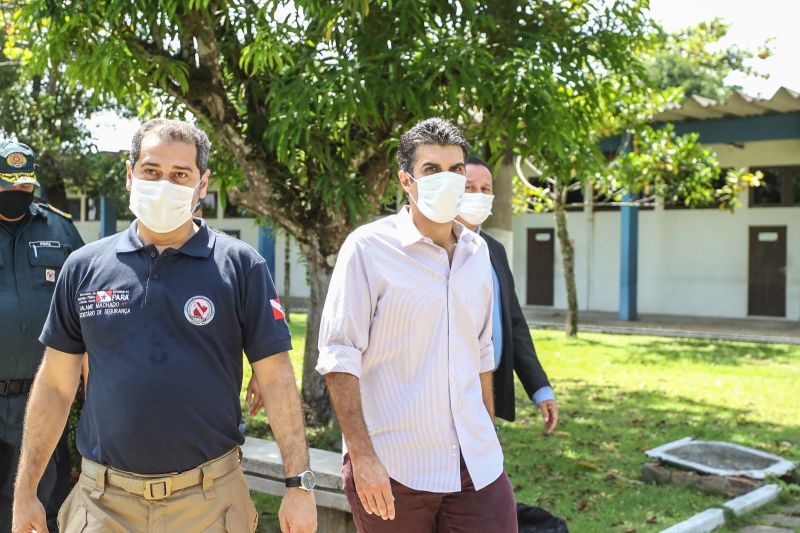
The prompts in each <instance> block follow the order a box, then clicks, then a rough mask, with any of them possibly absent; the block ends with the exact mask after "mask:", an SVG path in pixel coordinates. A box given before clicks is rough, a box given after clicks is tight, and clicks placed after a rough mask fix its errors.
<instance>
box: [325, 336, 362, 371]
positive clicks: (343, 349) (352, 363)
mask: <svg viewBox="0 0 800 533" xmlns="http://www.w3.org/2000/svg"><path fill="white" fill-rule="evenodd" d="M362 357H363V354H362V353H361V350H358V349H356V348H353V347H352V346H344V345H341V344H337V345H332V346H324V347H323V348H322V349H321V350H320V351H319V360H318V361H317V367H316V368H317V372H319V373H320V374H322V375H323V376H324V375H325V374H330V373H331V372H344V373H346V374H352V375H354V376H355V377H357V378H359V379H361V358H362Z"/></svg>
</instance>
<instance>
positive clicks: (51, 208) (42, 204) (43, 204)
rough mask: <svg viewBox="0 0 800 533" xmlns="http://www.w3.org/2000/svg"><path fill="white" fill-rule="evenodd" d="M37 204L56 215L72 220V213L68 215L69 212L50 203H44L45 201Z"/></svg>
mask: <svg viewBox="0 0 800 533" xmlns="http://www.w3.org/2000/svg"><path fill="white" fill-rule="evenodd" d="M39 205H40V206H42V207H44V208H45V209H47V210H48V211H52V212H53V213H55V214H57V215H61V216H62V217H64V218H66V219H67V220H72V215H70V214H69V213H65V212H64V211H62V210H61V209H58V208H57V207H53V206H52V205H50V204H46V203H41V204H39Z"/></svg>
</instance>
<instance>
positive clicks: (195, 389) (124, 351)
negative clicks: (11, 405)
mask: <svg viewBox="0 0 800 533" xmlns="http://www.w3.org/2000/svg"><path fill="white" fill-rule="evenodd" d="M210 149H211V144H210V142H209V140H208V137H207V136H206V135H205V133H203V132H202V131H200V130H199V129H198V128H196V127H195V126H193V125H191V124H188V123H186V122H180V121H174V120H165V119H156V120H151V121H149V122H147V123H145V124H143V125H142V127H141V128H140V129H139V130H138V131H137V133H136V134H135V135H134V138H133V142H132V146H131V154H130V161H129V162H128V176H127V177H128V179H127V189H128V190H129V191H130V193H131V194H130V207H131V211H132V212H133V213H134V214H135V215H136V220H135V221H134V222H133V223H132V224H131V226H130V227H129V228H128V230H127V231H123V232H121V233H118V234H117V235H113V236H111V237H107V238H105V239H101V240H99V241H97V242H94V243H91V244H89V245H87V246H85V247H83V248H82V249H81V250H79V251H78V252H76V253H75V254H73V255H72V256H70V257H69V259H67V262H66V263H65V264H64V269H63V272H62V273H61V275H60V276H59V278H58V282H57V284H56V289H55V295H54V297H53V303H52V306H51V309H50V314H49V315H48V318H47V321H46V323H45V325H44V328H43V331H42V334H41V336H40V337H39V339H40V341H41V342H42V343H43V344H44V345H45V346H47V350H46V352H45V356H44V360H43V362H42V366H41V368H40V370H39V371H38V373H37V375H36V380H35V382H34V385H33V390H32V392H31V400H30V402H29V404H28V412H27V414H26V418H25V433H24V438H23V444H22V452H21V457H20V466H19V473H18V475H17V482H16V489H15V498H14V520H13V524H14V525H13V532H14V533H30V532H31V531H33V530H36V531H38V532H39V533H42V532H43V531H45V528H44V524H43V521H44V510H43V509H42V506H41V504H40V502H39V501H38V500H37V498H36V487H37V484H38V483H39V479H40V476H41V474H42V472H43V471H44V468H45V462H46V461H43V459H42V458H43V457H46V456H48V455H49V454H50V453H51V452H52V450H53V448H54V446H55V444H56V441H57V440H58V436H57V435H54V434H53V432H52V431H51V429H50V428H51V427H53V426H54V425H61V424H63V423H64V421H65V420H66V418H67V413H68V410H69V403H70V401H71V398H72V396H74V394H75V390H76V388H77V385H78V378H79V376H80V372H81V364H82V354H83V353H84V352H88V355H89V382H88V383H87V386H86V401H85V403H84V406H83V412H82V415H81V421H80V424H79V426H78V450H79V451H80V453H81V455H82V456H83V462H82V464H81V477H80V480H79V481H78V484H77V485H76V486H75V488H74V489H73V491H72V493H71V494H70V496H69V497H68V498H67V501H66V502H65V504H64V506H63V507H62V508H61V512H60V515H59V523H60V526H61V531H62V533H73V532H75V533H77V532H81V531H100V530H102V531H130V532H143V533H144V532H148V533H150V532H152V533H156V532H158V533H160V532H172V531H176V532H177V531H181V532H183V531H186V532H194V531H214V532H221V531H227V532H230V533H245V532H249V533H252V532H253V531H254V530H255V528H256V522H257V520H258V513H257V512H256V509H255V507H254V506H253V503H252V501H251V500H250V493H249V491H248V487H247V482H246V480H245V478H244V475H243V473H242V469H241V467H240V465H239V459H240V451H239V446H240V445H241V444H242V443H243V442H244V436H243V435H242V433H241V431H240V430H239V422H240V420H241V416H242V414H241V404H240V401H239V392H240V390H241V383H242V352H243V351H244V353H245V354H246V355H247V357H248V359H249V361H250V363H251V365H252V367H253V372H254V374H255V375H256V377H257V380H258V384H259V386H260V388H261V395H262V397H263V399H264V403H265V405H266V409H267V415H268V416H269V421H270V425H271V428H272V431H273V433H274V434H275V439H276V440H277V442H278V445H279V446H280V449H281V454H282V456H283V461H284V469H285V471H286V486H287V491H286V495H285V496H284V499H283V503H282V505H281V509H280V512H279V519H280V522H281V528H282V529H283V530H284V531H291V532H292V533H310V532H312V531H313V530H315V529H316V506H315V503H314V495H313V493H312V492H311V490H312V489H313V487H314V484H313V474H312V473H311V472H309V471H308V467H309V465H308V448H307V445H306V439H305V428H304V426H303V418H302V410H301V407H300V397H299V394H298V392H297V387H296V384H295V379H294V373H293V371H292V366H291V363H290V361H289V356H288V353H287V352H288V350H289V349H290V348H291V338H290V334H289V329H288V327H287V326H286V321H285V320H284V319H283V313H282V310H281V308H280V302H279V301H278V297H277V295H276V293H275V288H274V286H273V284H272V279H271V277H270V274H269V271H268V269H267V266H266V262H265V261H264V259H263V258H262V257H261V256H260V255H258V253H257V252H256V251H255V250H253V249H252V248H251V247H249V246H248V245H247V244H245V243H244V242H242V241H240V240H238V239H234V238H232V237H228V236H226V235H222V234H218V233H216V232H214V231H212V230H210V229H209V227H208V225H207V224H206V222H205V221H203V220H202V219H197V218H193V217H192V213H193V211H194V207H195V206H196V205H197V203H198V202H199V201H200V199H201V198H203V197H204V196H205V194H206V188H207V187H208V179H209V177H210V171H209V170H208V154H209V151H210Z"/></svg>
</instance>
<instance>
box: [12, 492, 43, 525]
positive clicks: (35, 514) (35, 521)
mask: <svg viewBox="0 0 800 533" xmlns="http://www.w3.org/2000/svg"><path fill="white" fill-rule="evenodd" d="M32 531H36V533H48V532H47V516H46V515H45V512H44V506H43V505H42V502H40V501H39V499H38V498H37V497H36V496H33V497H30V498H19V497H16V498H14V512H13V518H12V519H11V533H31V532H32Z"/></svg>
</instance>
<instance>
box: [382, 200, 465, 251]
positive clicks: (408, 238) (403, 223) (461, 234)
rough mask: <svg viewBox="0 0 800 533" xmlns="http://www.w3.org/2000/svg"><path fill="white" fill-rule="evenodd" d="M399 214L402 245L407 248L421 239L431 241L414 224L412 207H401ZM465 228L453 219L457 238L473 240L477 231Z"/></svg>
mask: <svg viewBox="0 0 800 533" xmlns="http://www.w3.org/2000/svg"><path fill="white" fill-rule="evenodd" d="M397 216H398V219H399V224H398V229H399V230H400V245H401V246H403V247H404V248H405V247H408V246H411V245H412V244H414V243H415V242H419V241H425V242H431V240H430V239H429V238H428V237H425V236H424V235H423V234H422V233H420V232H419V229H418V228H417V226H416V225H415V224H414V221H413V220H412V218H411V207H409V206H408V205H404V206H403V207H401V208H400V211H399V212H398V213H397ZM465 230H466V228H465V227H464V225H463V224H461V223H460V222H458V221H457V220H453V233H454V234H455V236H456V239H457V240H459V241H461V240H462V238H463V240H464V242H470V241H472V239H473V237H475V233H472V232H471V231H465Z"/></svg>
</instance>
